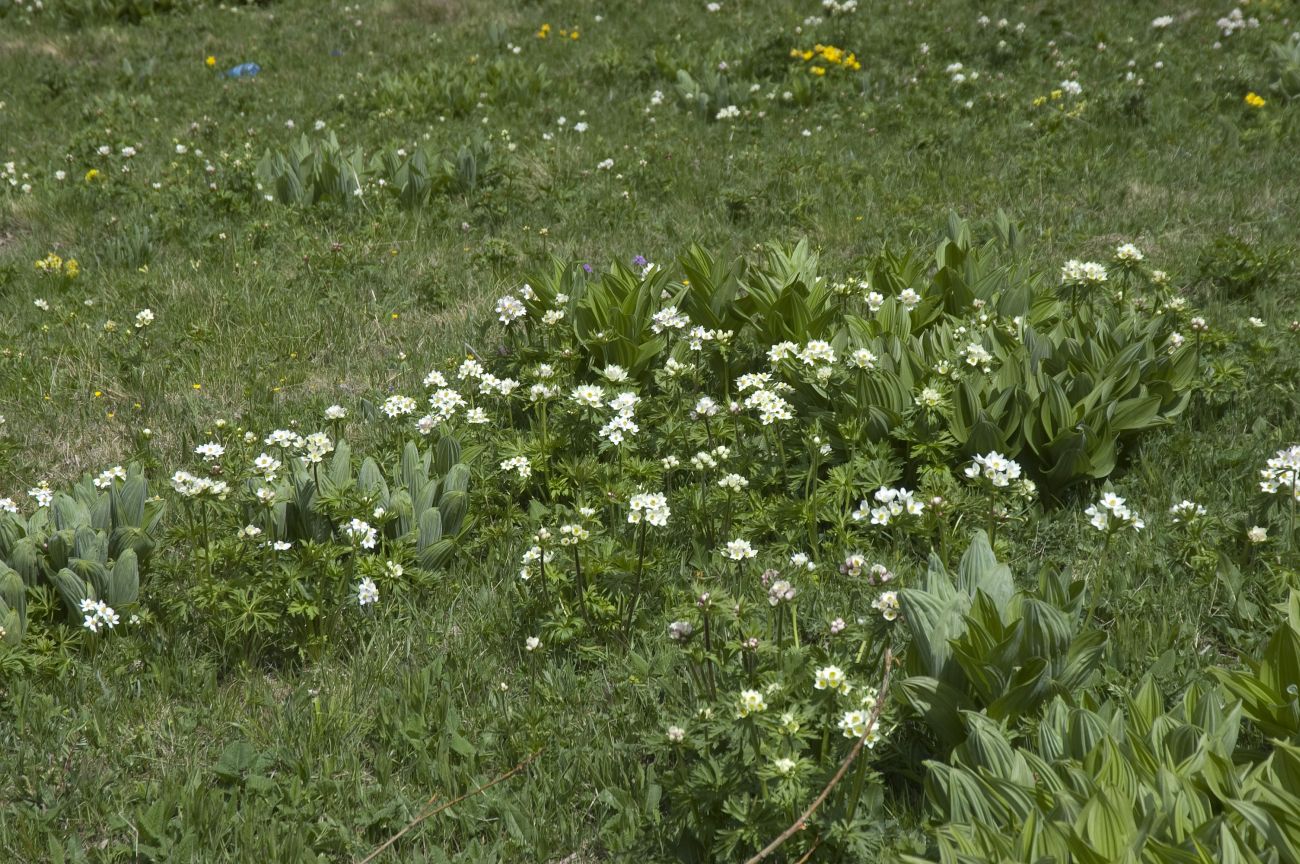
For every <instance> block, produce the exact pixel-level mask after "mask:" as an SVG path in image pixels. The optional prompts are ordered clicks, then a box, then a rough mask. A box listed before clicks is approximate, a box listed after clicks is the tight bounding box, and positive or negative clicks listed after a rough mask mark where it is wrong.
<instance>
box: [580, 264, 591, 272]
mask: <svg viewBox="0 0 1300 864" xmlns="http://www.w3.org/2000/svg"><path fill="white" fill-rule="evenodd" d="M582 272H584V273H590V272H591V265H590V264H583V265H582Z"/></svg>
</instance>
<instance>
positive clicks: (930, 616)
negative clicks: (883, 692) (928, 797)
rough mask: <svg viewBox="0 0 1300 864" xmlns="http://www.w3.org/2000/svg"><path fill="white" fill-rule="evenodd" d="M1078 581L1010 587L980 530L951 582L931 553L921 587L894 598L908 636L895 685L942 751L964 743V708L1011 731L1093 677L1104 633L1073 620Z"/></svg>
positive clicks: (1077, 615)
mask: <svg viewBox="0 0 1300 864" xmlns="http://www.w3.org/2000/svg"><path fill="white" fill-rule="evenodd" d="M1082 585H1083V583H1082V582H1071V581H1070V579H1069V576H1068V575H1065V574H1058V575H1044V576H1043V577H1042V579H1041V580H1040V582H1039V586H1038V589H1037V590H1036V591H1018V590H1017V589H1016V587H1015V583H1014V581H1013V580H1012V577H1011V569H1010V568H1009V567H1007V565H1005V564H1001V563H999V562H998V560H997V558H996V557H995V556H994V554H993V551H992V549H991V548H990V547H989V541H988V536H987V535H986V534H985V533H984V532H983V531H979V532H977V533H976V534H975V537H974V539H973V540H972V541H971V545H970V548H968V549H967V550H966V553H965V554H964V555H963V556H962V559H961V563H960V565H959V566H958V569H957V574H956V578H954V577H953V576H952V575H951V574H949V573H948V572H947V570H946V569H945V568H944V566H943V564H942V562H941V561H940V560H939V559H938V558H937V557H936V556H933V555H932V556H931V558H930V566H929V569H928V571H927V572H926V575H925V584H924V587H922V588H905V589H902V590H900V591H899V592H898V599H899V603H900V605H901V607H902V611H903V620H904V622H906V626H907V629H908V632H909V634H910V635H911V644H910V645H909V646H908V650H907V658H906V666H905V668H906V671H907V675H908V677H907V678H905V679H904V680H902V681H901V682H899V685H898V689H899V692H900V693H901V695H902V698H903V701H904V702H905V703H906V704H907V705H908V706H910V707H911V708H912V710H913V711H915V712H916V713H917V714H918V715H919V716H920V718H921V719H922V720H923V721H924V722H925V724H926V725H927V726H928V727H929V728H930V730H931V731H932V732H933V733H934V735H935V737H936V738H937V739H938V740H939V742H940V743H941V744H942V745H943V747H944V748H945V749H947V748H953V747H956V746H958V745H960V744H962V743H963V742H964V741H965V740H966V738H967V735H968V733H969V729H970V722H969V720H967V719H965V717H966V715H967V714H969V713H971V712H977V713H979V714H980V715H982V716H984V717H987V718H988V719H989V720H991V721H995V722H1000V723H1006V724H1010V725H1012V726H1015V725H1017V724H1019V723H1020V722H1022V721H1024V720H1029V719H1032V718H1034V717H1036V716H1037V715H1038V712H1039V711H1040V709H1041V708H1042V706H1043V705H1045V704H1046V703H1047V702H1049V701H1050V700H1053V699H1058V698H1059V699H1064V700H1067V702H1068V701H1069V700H1071V699H1073V698H1074V694H1076V693H1078V692H1080V691H1082V690H1083V689H1084V688H1086V687H1087V686H1088V685H1089V684H1090V683H1091V682H1092V681H1093V678H1094V677H1095V675H1096V672H1097V670H1098V669H1099V668H1100V666H1101V662H1102V651H1103V647H1104V644H1105V635H1104V634H1103V633H1102V632H1101V631H1099V630H1095V629H1087V628H1085V627H1084V626H1083V625H1082V623H1081V619H1082V617H1083V610H1082V606H1083V587H1082Z"/></svg>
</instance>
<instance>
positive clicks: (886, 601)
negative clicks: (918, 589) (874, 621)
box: [871, 591, 898, 621]
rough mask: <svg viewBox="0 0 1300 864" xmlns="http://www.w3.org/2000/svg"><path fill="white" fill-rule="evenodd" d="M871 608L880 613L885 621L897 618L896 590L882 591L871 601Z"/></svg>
mask: <svg viewBox="0 0 1300 864" xmlns="http://www.w3.org/2000/svg"><path fill="white" fill-rule="evenodd" d="M871 608H872V609H875V610H876V611H877V612H879V613H880V616H881V617H882V618H884V619H885V620H886V621H894V620H896V619H897V618H898V592H897V591H882V592H881V593H880V596H879V597H877V598H876V599H875V600H872V601H871Z"/></svg>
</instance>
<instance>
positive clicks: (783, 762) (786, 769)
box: [772, 756, 799, 777]
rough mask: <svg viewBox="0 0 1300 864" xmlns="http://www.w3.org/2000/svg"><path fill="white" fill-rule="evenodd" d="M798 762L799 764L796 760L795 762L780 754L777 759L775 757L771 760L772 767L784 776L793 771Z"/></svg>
mask: <svg viewBox="0 0 1300 864" xmlns="http://www.w3.org/2000/svg"><path fill="white" fill-rule="evenodd" d="M798 764H799V763H798V762H795V761H794V760H793V759H791V758H790V757H788V756H782V757H780V758H779V759H775V760H773V761H772V768H773V769H774V770H775V771H776V773H777V774H780V775H781V776H782V777H785V776H788V775H790V774H791V773H793V771H794V769H795V768H796V767H797V766H798Z"/></svg>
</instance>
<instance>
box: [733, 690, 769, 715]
mask: <svg viewBox="0 0 1300 864" xmlns="http://www.w3.org/2000/svg"><path fill="white" fill-rule="evenodd" d="M766 710H767V700H766V699H764V698H763V694H762V693H760V692H759V691H757V690H742V691H741V693H740V699H739V700H738V701H737V704H736V717H737V718H742V719H743V718H745V717H748V716H749V715H750V714H761V713H763V712H764V711H766Z"/></svg>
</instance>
